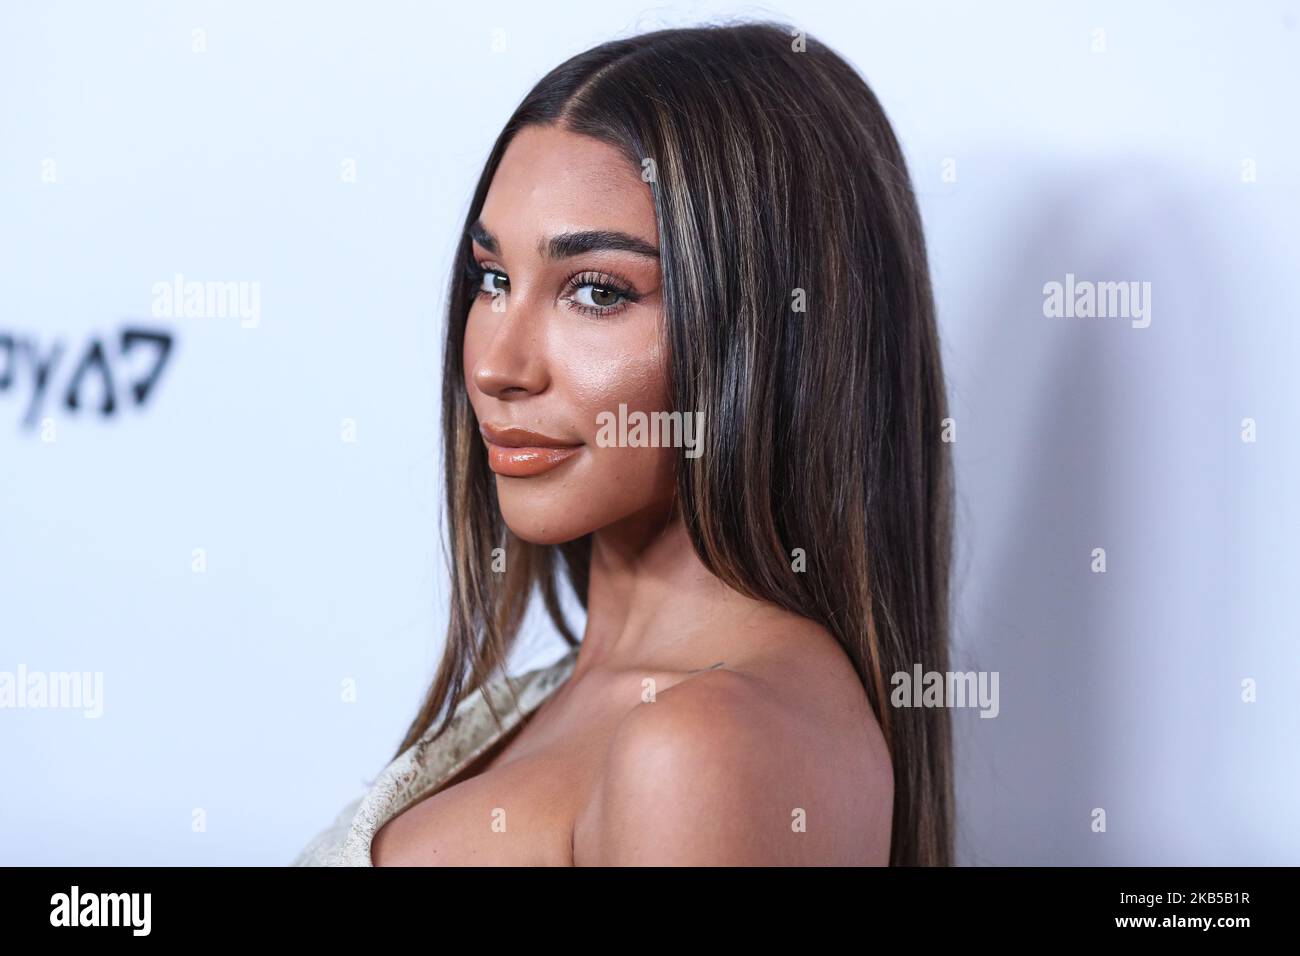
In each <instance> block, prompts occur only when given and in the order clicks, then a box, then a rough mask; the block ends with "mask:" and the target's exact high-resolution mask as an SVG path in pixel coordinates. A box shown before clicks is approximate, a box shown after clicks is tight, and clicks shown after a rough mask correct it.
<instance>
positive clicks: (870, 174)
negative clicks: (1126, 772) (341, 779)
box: [398, 23, 953, 865]
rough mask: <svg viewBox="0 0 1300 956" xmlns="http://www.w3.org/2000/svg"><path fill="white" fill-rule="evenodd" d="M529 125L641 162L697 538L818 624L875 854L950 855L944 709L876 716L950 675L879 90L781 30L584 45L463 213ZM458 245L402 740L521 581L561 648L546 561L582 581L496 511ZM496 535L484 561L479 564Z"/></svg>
mask: <svg viewBox="0 0 1300 956" xmlns="http://www.w3.org/2000/svg"><path fill="white" fill-rule="evenodd" d="M530 124H559V125H560V126H561V127H563V128H565V129H568V130H570V131H572V132H575V133H579V134H583V135H586V136H592V137H595V138H597V139H599V140H601V141H603V142H606V143H610V144H612V145H614V146H616V147H618V148H619V149H620V150H621V151H622V152H623V153H624V154H625V155H626V156H627V158H628V160H629V162H631V163H632V164H633V165H634V166H635V167H636V168H638V169H640V170H642V171H643V174H642V178H643V179H644V180H646V181H647V185H648V188H649V189H650V191H651V193H652V195H653V199H654V206H655V213H656V218H657V221H658V238H659V247H660V265H661V268H662V274H663V284H662V291H663V302H664V323H665V333H664V334H665V338H666V344H667V355H668V363H669V372H668V374H669V385H670V389H671V394H672V398H673V404H674V407H675V408H677V409H687V410H691V411H702V412H703V413H704V415H705V421H707V422H709V428H708V429H707V430H706V432H705V435H704V442H705V447H704V452H703V454H702V455H700V456H699V457H698V458H695V459H686V458H685V456H684V455H683V456H682V457H681V458H680V459H679V467H678V481H677V486H678V487H677V492H678V504H679V507H680V512H681V514H682V515H683V518H684V521H685V523H686V527H687V529H688V530H689V533H690V537H691V540H692V542H693V544H694V547H695V550H696V552H697V553H698V554H699V556H700V559H701V560H702V561H703V562H704V564H705V566H706V567H707V568H709V570H710V571H711V572H712V573H714V574H715V575H717V576H718V577H719V578H720V579H721V580H723V581H724V582H726V583H727V584H728V585H730V586H731V587H733V588H735V589H736V590H737V591H740V592H742V593H744V594H746V595H749V596H751V597H754V598H757V599H759V600H762V601H766V602H770V603H772V604H775V605H778V606H780V607H782V608H785V609H787V610H789V611H792V612H795V613H797V614H800V615H802V616H803V617H806V618H809V619H811V620H813V621H816V622H817V623H819V624H820V625H822V626H823V627H825V628H826V629H827V630H829V631H830V633H831V634H833V635H834V636H835V638H836V639H837V640H838V641H839V642H840V644H841V645H842V646H843V648H844V650H845V651H846V652H847V653H848V655H849V657H850V659H851V660H852V662H853V665H854V667H855V668H856V670H857V672H858V675H859V677H860V678H861V680H862V684H863V687H864V688H865V690H866V693H867V696H868V698H869V700H870V702H871V706H872V709H873V710H874V712H875V715H876V718H877V719H878V720H879V722H880V725H881V728H882V730H883V732H884V735H885V739H886V741H887V742H888V745H889V750H890V753H891V756H892V760H893V766H894V780H895V793H894V817H893V834H892V840H891V851H890V862H891V863H893V864H896V865H898V864H903V865H908V864H922V865H934V864H939V865H947V864H949V863H951V860H952V831H953V806H952V802H953V798H952V744H951V729H950V722H949V715H948V711H947V710H946V709H945V708H942V707H933V708H932V707H924V708H905V709H893V708H891V706H890V703H889V695H888V692H887V684H888V683H889V680H890V676H891V675H892V674H894V673H897V672H900V671H905V672H908V673H911V672H912V670H913V667H914V665H917V664H919V665H921V667H922V668H923V670H925V671H931V670H937V671H946V670H947V666H948V650H947V637H948V566H949V560H950V527H951V497H952V495H951V487H950V484H951V477H950V475H951V466H950V462H949V455H948V449H947V445H946V444H945V443H944V442H943V441H942V440H941V437H940V435H941V429H942V428H943V419H944V418H945V416H946V414H947V412H946V399H945V394H944V385H943V371H942V367H941V362H940V355H939V344H938V336H937V331H936V325H935V315H934V303H933V298H932V292H931V286H930V277H929V268H928V265H927V261H926V250H925V241H924V237H923V234H922V228H921V221H920V216H919V214H918V211H917V208H916V202H915V198H914V196H913V192H912V187H911V182H910V180H909V177H908V173H907V169H906V166H905V164H904V160H903V156H902V153H901V150H900V149H899V145H898V142H897V140H896V138H895V136H894V133H893V130H892V129H891V127H890V124H889V121H888V119H887V118H886V116H885V113H884V111H883V110H882V109H881V106H880V104H879V102H877V100H876V98H875V96H874V95H873V94H872V92H871V90H870V89H869V88H868V86H867V84H866V83H865V82H864V81H863V79H862V78H861V77H860V76H859V75H858V73H857V72H856V71H855V70H854V69H853V68H852V67H851V66H850V65H849V64H848V63H847V62H846V61H845V60H844V59H842V58H841V57H840V56H839V55H838V54H836V53H835V52H833V51H832V50H830V49H829V48H827V47H826V46H825V45H823V44H822V43H820V42H818V41H817V40H815V39H813V38H812V37H808V36H805V35H803V34H801V33H798V32H797V31H796V30H794V29H793V28H790V27H786V26H784V25H781V24H772V23H742V24H737V25H722V26H702V27H695V28H689V29H671V30H661V31H657V32H652V33H647V34H643V35H641V36H636V37H633V38H630V39H622V40H616V41H612V42H609V43H605V44H602V45H600V46H598V47H595V48H593V49H591V50H588V51H587V52H585V53H582V54H579V55H577V56H575V57H573V58H571V59H569V60H567V61H566V62H564V63H562V64H561V65H560V66H558V67H556V68H555V69H554V70H552V71H551V72H550V73H548V74H547V75H546V76H545V77H544V78H543V79H542V80H541V81H540V82H539V83H538V84H537V85H536V86H535V87H534V88H533V89H532V91H531V92H530V93H529V94H528V95H527V97H525V99H524V100H523V102H522V103H521V104H520V105H519V107H518V109H516V111H515V113H514V114H513V115H512V116H511V117H510V120H509V122H507V123H506V126H505V128H504V129H503V130H502V132H501V135H500V136H499V138H498V139H497V141H496V144H495V145H494V146H493V149H492V152H491V155H490V156H489V158H488V160H487V164H486V165H485V167H484V169H483V172H482V175H481V176H480V178H479V182H478V186H477V188H476V189H475V192H474V197H473V201H472V203H471V204H470V209H469V213H468V215H467V217H466V220H465V228H466V230H468V228H469V226H470V224H472V223H473V222H474V221H475V220H476V219H477V218H478V215H479V212H480V210H481V208H482V206H483V202H484V198H485V196H486V194H487V190H488V187H489V185H490V184H491V181H492V177H493V174H494V173H495V171H496V169H497V166H498V164H499V163H500V161H501V157H502V155H503V154H504V152H505V150H506V147H507V146H508V145H509V143H510V141H511V139H512V138H513V137H514V135H515V134H516V133H517V132H519V130H520V129H522V128H524V127H525V126H528V125H530ZM470 255H471V249H470V240H469V238H468V236H467V235H463V237H462V239H461V243H460V247H459V249H458V253H457V262H456V267H455V269H454V271H453V274H452V279H451V287H450V295H449V301H448V312H447V338H446V350H445V354H444V358H443V429H444V435H445V442H446V448H445V451H446V494H447V509H448V515H449V521H450V529H449V531H450V534H449V539H450V541H449V544H450V549H451V561H450V565H451V583H452V589H451V616H450V623H449V625H448V631H447V642H446V647H445V651H444V655H443V659H442V663H441V666H440V667H439V669H438V672H437V676H436V678H435V680H434V683H433V685H432V687H431V688H430V690H429V692H428V694H427V696H426V698H425V700H424V701H423V703H422V706H421V708H420V711H419V713H418V714H417V716H416V718H415V720H414V721H413V722H412V724H411V726H410V729H409V730H408V731H407V733H406V737H405V739H404V740H403V741H402V743H401V746H400V747H399V748H398V752H399V753H400V752H401V751H402V750H405V749H406V748H407V747H409V746H411V745H412V744H413V743H415V742H416V741H417V740H418V739H419V738H420V737H421V736H423V735H425V733H426V732H427V731H428V730H429V728H430V727H431V726H432V725H433V723H434V721H435V719H436V718H437V716H438V715H439V714H440V713H442V714H443V715H444V716H443V720H442V723H441V724H440V725H439V727H438V729H437V733H441V732H442V731H443V730H444V729H445V728H446V726H447V724H448V722H449V721H450V718H451V711H452V706H453V705H454V703H455V702H459V701H461V700H463V699H464V698H465V696H466V695H467V694H469V693H471V692H473V690H474V689H475V688H477V687H478V686H480V685H481V684H482V683H483V682H484V681H486V680H487V679H489V678H490V677H491V676H492V675H493V674H494V673H495V672H496V671H497V669H498V668H500V667H504V664H505V660H506V657H507V655H508V653H509V651H510V649H511V647H512V646H513V643H514V640H515V636H516V633H517V631H518V628H519V624H520V622H521V619H522V616H523V614H524V612H525V610H526V609H527V607H528V604H529V601H530V600H531V598H532V596H533V589H534V587H536V588H537V589H538V592H539V594H540V596H541V599H542V600H543V602H544V604H545V607H546V609H547V611H548V612H549V614H550V617H551V619H552V620H553V621H554V623H555V626H556V627H557V628H558V629H559V631H560V634H561V635H562V636H563V637H564V639H565V640H566V641H567V642H568V643H569V644H570V645H571V646H572V645H575V644H576V643H577V638H576V637H575V636H574V634H573V632H572V630H571V629H570V628H569V626H568V623H567V622H566V621H565V618H564V615H563V613H562V610H561V603H560V590H559V589H560V587H561V586H562V577H561V576H562V575H567V577H568V580H569V582H570V584H571V585H572V587H573V590H574V592H575V593H576V594H577V597H578V599H579V600H580V601H581V602H582V604H583V605H584V606H585V605H586V598H587V580H588V573H589V565H590V555H591V543H590V538H589V537H586V538H582V539H579V540H577V541H573V542H570V543H568V544H564V545H559V546H535V545H532V544H529V543H527V542H524V541H522V540H520V539H518V538H516V537H515V536H514V535H513V534H512V533H511V532H510V530H509V529H508V528H507V527H506V526H505V524H504V522H503V521H502V518H501V514H500V511H499V509H498V506H497V500H496V490H495V484H494V480H493V476H492V474H491V472H490V470H489V468H488V464H487V458H486V453H485V450H484V448H483V444H482V442H481V441H480V440H479V433H478V423H477V420H476V419H475V416H474V412H473V409H472V407H471V406H470V403H469V399H468V396H467V394H466V392H465V387H464V377H463V374H462V367H461V365H462V358H461V356H462V345H463V336H464V331H465V322H466V317H467V314H468V311H469V307H470V304H471V301H472V300H471V296H472V286H471V281H470V279H469V278H468V277H467V276H466V274H465V273H464V271H463V269H462V264H463V263H464V262H465V261H466V260H467V259H468V257H469V256H470ZM496 548H504V549H505V555H506V565H505V566H506V571H505V573H504V574H498V573H494V572H493V571H492V570H491V567H492V557H493V550H494V549H496ZM796 549H802V557H803V560H804V561H806V570H803V571H796V570H794V568H795V566H796V562H795V561H794V559H793V558H792V555H794V554H795V553H796ZM467 672H468V677H467Z"/></svg>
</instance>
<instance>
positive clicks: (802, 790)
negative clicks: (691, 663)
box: [575, 632, 893, 865]
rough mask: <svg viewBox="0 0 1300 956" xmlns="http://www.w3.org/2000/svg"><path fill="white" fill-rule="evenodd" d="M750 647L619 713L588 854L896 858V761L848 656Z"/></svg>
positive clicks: (593, 809) (748, 860)
mask: <svg viewBox="0 0 1300 956" xmlns="http://www.w3.org/2000/svg"><path fill="white" fill-rule="evenodd" d="M823 633H824V632H823ZM826 637H827V639H830V638H829V635H826ZM752 646H754V647H758V648H761V650H757V651H752V652H749V653H743V652H742V653H739V654H736V655H733V656H732V659H731V660H729V661H728V660H724V661H721V662H719V663H718V664H717V665H715V666H713V667H711V668H704V669H701V670H700V671H699V672H697V673H695V674H692V675H688V676H687V677H686V678H685V679H684V680H681V681H680V682H677V683H675V684H673V685H672V686H670V687H669V688H668V689H667V690H665V691H663V692H661V693H658V694H654V695H652V696H650V697H649V698H648V699H647V700H645V701H644V702H643V703H642V704H640V705H639V706H638V707H636V708H634V709H633V710H632V711H631V712H629V713H628V714H627V716H626V717H625V718H623V719H622V720H621V721H620V723H619V725H618V727H617V728H616V730H615V732H614V734H613V735H612V737H611V739H610V742H609V747H608V749H607V752H606V754H605V758H604V761H603V765H602V768H601V772H600V774H599V778H598V784H597V786H596V787H595V788H594V793H593V796H592V799H591V803H590V805H589V806H588V808H587V811H586V812H584V814H582V818H581V821H580V825H579V826H578V827H575V854H576V855H577V856H586V857H588V858H589V859H586V860H583V861H582V862H591V863H596V864H604V865H618V864H633V865H673V864H678V865H803V864H811V865H816V864H848V865H853V864H859V863H863V864H865V863H885V862H887V861H888V851H889V832H890V817H891V813H892V805H893V776H892V768H891V765H890V761H889V756H888V752H887V750H886V748H885V746H884V740H883V736H882V735H881V734H880V731H879V727H878V725H877V723H876V721H875V718H874V716H873V715H872V714H871V711H870V707H869V705H868V702H867V699H866V695H865V692H864V691H863V690H862V685H861V682H860V681H859V680H858V679H857V676H856V673H855V672H854V670H853V667H852V664H851V663H850V661H849V659H848V657H847V655H845V654H844V653H843V651H842V650H839V648H838V645H834V646H833V647H828V645H827V644H826V643H825V642H823V641H818V640H809V641H808V642H807V643H804V642H802V641H792V642H789V643H787V644H779V643H772V642H767V641H757V642H754V643H753V645H752ZM584 850H585V851H586V852H585V853H583V852H581V851H584Z"/></svg>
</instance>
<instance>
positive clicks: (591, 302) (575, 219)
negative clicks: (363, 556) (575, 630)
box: [463, 126, 681, 544]
mask: <svg viewBox="0 0 1300 956" xmlns="http://www.w3.org/2000/svg"><path fill="white" fill-rule="evenodd" d="M471 235H472V236H473V238H474V243H473V257H474V261H475V263H476V264H477V265H476V266H473V267H472V268H474V269H475V271H476V272H477V271H480V270H481V272H482V275H481V278H480V279H479V280H478V281H477V287H478V295H477V297H476V298H475V300H474V301H473V304H472V305H471V307H470V311H469V318H468V321H467V323H466V329H465V347H464V355H463V359H464V369H465V387H466V389H468V391H469V398H470V402H471V403H472V404H473V406H474V412H475V414H476V415H477V417H478V421H479V424H480V427H481V430H482V433H483V440H484V442H485V443H486V446H487V451H488V460H489V463H490V465H491V467H492V470H493V471H494V472H495V473H496V483H497V497H498V499H499V501H500V503H501V511H502V516H503V518H504V519H505V522H506V524H507V525H508V526H509V527H510V529H511V530H512V531H513V532H514V533H515V534H516V535H518V536H519V537H520V538H523V539H524V540H526V541H531V542H534V543H537V544H557V543H560V542H564V541H571V540H573V539H574V538H578V537H581V536H582V535H584V534H587V533H589V532H592V531H597V530H599V529H602V528H606V527H609V526H611V525H615V524H618V523H620V522H626V521H628V520H629V519H632V520H633V521H634V522H636V523H638V524H639V523H643V522H645V521H646V520H647V519H649V520H658V519H661V518H662V517H664V516H665V515H666V514H667V512H668V511H669V509H670V508H671V501H672V495H673V487H674V475H675V467H676V465H675V461H676V457H677V456H678V455H680V454H681V452H680V451H679V450H676V449H673V448H664V447H644V446H638V447H619V446H618V445H613V446H609V447H606V446H605V445H606V442H607V440H608V437H609V436H610V434H611V429H609V428H608V427H606V428H604V429H603V430H602V427H601V426H602V424H608V422H609V420H610V419H609V417H607V416H613V419H614V420H615V421H617V420H618V416H619V414H620V410H619V406H620V405H624V406H626V414H627V415H631V414H632V413H633V412H636V411H641V412H645V413H652V412H657V411H665V410H667V409H668V407H669V405H668V388H667V377H666V368H665V361H664V354H663V348H662V344H661V312H662V307H661V298H660V274H659V259H658V251H657V245H658V243H657V231H656V228H655V216H654V205H653V202H652V200H651V196H650V187H649V186H648V185H647V184H646V183H645V182H643V181H642V180H641V176H640V170H639V169H637V168H635V167H634V166H632V165H630V164H629V163H628V161H627V159H626V158H625V157H624V156H623V155H622V154H621V153H619V152H618V151H617V150H616V149H614V148H613V147H611V146H607V145H605V144H604V143H601V142H599V141H597V140H595V139H591V138H589V137H586V136H580V135H577V134H575V133H570V132H567V131H563V130H561V129H560V128H559V127H553V126H548V127H539V126H530V127H526V128H524V129H523V130H522V131H520V132H519V133H518V134H517V135H516V136H515V138H514V139H513V140H512V141H511V143H510V145H509V147H508V148H507V150H506V152H505V155H504V156H503V157H502V160H501V164H500V166H499V167H498V169H497V172H496V175H495V176H494V177H493V179H492V184H491V186H490V188H489V190H488V194H487V197H486V199H485V201H484V204H483V209H482V211H481V214H480V216H479V221H478V223H477V224H476V225H475V227H474V228H473V229H472V230H471ZM612 433H613V434H614V435H617V434H618V430H617V429H613V430H612Z"/></svg>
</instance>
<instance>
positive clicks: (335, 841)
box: [291, 647, 578, 866]
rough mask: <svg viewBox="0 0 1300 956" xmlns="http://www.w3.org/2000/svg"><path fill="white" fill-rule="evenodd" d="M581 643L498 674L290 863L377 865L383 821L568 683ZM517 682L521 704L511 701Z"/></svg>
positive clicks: (399, 758)
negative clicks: (546, 660) (374, 844)
mask: <svg viewBox="0 0 1300 956" xmlns="http://www.w3.org/2000/svg"><path fill="white" fill-rule="evenodd" d="M577 659H578V648H577V647H574V648H571V649H570V650H569V651H568V653H566V654H565V655H564V656H563V657H562V658H560V659H559V660H558V661H556V662H555V663H554V664H550V665H548V666H546V667H538V668H535V669H533V670H530V671H525V672H524V673H523V674H520V675H519V676H518V677H510V676H507V675H505V674H500V675H498V676H497V677H495V678H494V679H492V680H490V681H488V683H486V684H485V685H484V686H483V687H482V688H481V690H480V691H475V692H474V693H472V694H470V695H469V696H468V697H466V698H465V699H464V700H462V701H461V702H460V704H459V705H457V707H456V710H455V712H454V714H453V716H452V719H451V723H450V724H449V725H448V727H447V730H446V732H445V733H444V734H443V735H442V736H441V737H438V738H436V739H434V738H433V737H432V734H433V731H434V730H435V729H436V722H435V726H434V727H430V728H429V730H428V731H426V732H425V735H424V736H423V737H421V738H420V739H419V740H417V741H416V742H415V743H413V744H412V745H411V746H410V747H408V748H407V749H406V750H404V751H402V753H400V754H399V755H398V756H397V757H395V758H394V759H393V760H392V762H391V763H389V764H388V766H387V767H385V768H384V769H383V770H382V771H381V772H380V774H379V776H378V777H377V778H376V779H375V781H374V782H373V783H372V784H371V786H370V789H369V790H368V791H367V792H366V793H364V794H362V795H361V796H360V797H358V798H357V799H355V800H353V801H352V802H351V803H349V804H348V805H347V806H345V807H344V808H343V809H342V810H341V811H340V812H339V815H338V816H337V817H336V818H335V819H334V822H333V823H331V824H330V825H329V826H328V827H326V828H325V829H324V830H322V831H321V832H320V833H318V834H317V835H316V836H315V837H313V838H312V840H311V842H310V843H308V844H307V846H306V847H304V848H303V850H302V852H300V853H299V854H298V856H297V857H296V858H295V859H294V861H293V863H292V864H291V865H292V866H374V862H373V861H372V860H371V858H370V843H371V841H372V840H373V839H374V838H375V834H376V833H378V832H379V830H380V828H381V827H382V826H383V825H384V824H385V823H387V822H388V821H389V820H391V819H393V818H394V817H395V816H397V815H398V814H399V813H401V812H402V811H403V810H405V809H406V808H407V807H409V806H411V804H413V803H416V802H417V801H419V800H421V799H422V798H424V797H425V796H428V795H429V794H430V793H432V791H433V790H434V789H435V788H437V787H439V786H441V785H442V784H443V783H445V782H446V781H448V780H450V779H451V778H452V777H454V776H455V775H456V774H457V773H459V772H460V771H461V770H463V769H464V768H465V767H467V766H469V765H470V764H471V763H472V762H473V761H474V759H475V758H476V757H477V756H478V755H479V754H481V753H483V752H484V751H485V750H487V749H488V748H489V747H490V746H491V745H492V743H493V742H494V741H496V740H498V739H499V738H501V737H502V736H504V735H505V734H506V733H509V731H510V730H511V729H512V728H514V727H515V726H516V725H517V724H518V723H519V722H520V721H521V720H523V719H524V718H525V717H527V716H528V715H529V714H531V713H532V712H533V711H534V710H536V709H537V708H538V706H540V705H541V703H542V701H544V700H545V699H546V698H547V697H548V696H550V694H551V693H552V692H553V691H554V690H555V689H556V688H557V687H559V686H560V685H561V684H562V683H564V681H565V679H567V678H568V676H569V674H570V673H572V671H573V666H574V664H575V663H577ZM511 688H513V690H514V693H515V695H516V697H517V699H518V707H517V708H516V707H515V706H513V700H514V699H513V698H512V697H511V695H510V690H511ZM484 695H488V696H490V697H491V699H492V704H493V706H494V707H495V708H496V710H497V713H498V714H500V716H501V727H500V728H498V727H497V724H496V721H494V720H493V719H492V712H491V711H490V710H489V709H488V705H487V701H486V700H485V699H484Z"/></svg>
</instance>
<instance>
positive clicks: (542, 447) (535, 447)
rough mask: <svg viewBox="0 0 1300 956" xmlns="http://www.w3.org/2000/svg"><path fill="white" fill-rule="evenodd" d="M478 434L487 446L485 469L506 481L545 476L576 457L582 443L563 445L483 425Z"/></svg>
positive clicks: (522, 430) (520, 430) (516, 430)
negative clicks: (486, 465)
mask: <svg viewBox="0 0 1300 956" xmlns="http://www.w3.org/2000/svg"><path fill="white" fill-rule="evenodd" d="M479 433H480V434H481V435H482V436H483V440H484V441H485V442H486V443H487V448H488V466H489V467H490V468H491V469H492V470H493V471H494V472H496V473H497V474H498V475H502V476H504V477H507V478H532V477H533V476H534V475H541V474H545V473H546V472H548V471H550V470H551V469H552V468H555V467H556V466H558V465H560V464H562V463H563V462H565V461H568V460H569V459H570V458H572V457H573V456H574V455H576V454H577V453H578V449H579V448H581V447H582V443H581V442H578V443H576V444H575V443H574V442H566V441H562V440H560V439H558V438H551V437H550V436H549V435H542V434H540V433H538V432H534V431H529V430H528V429H527V428H516V427H513V426H504V425H493V424H492V423H491V422H484V423H483V424H482V425H480V426H479Z"/></svg>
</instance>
